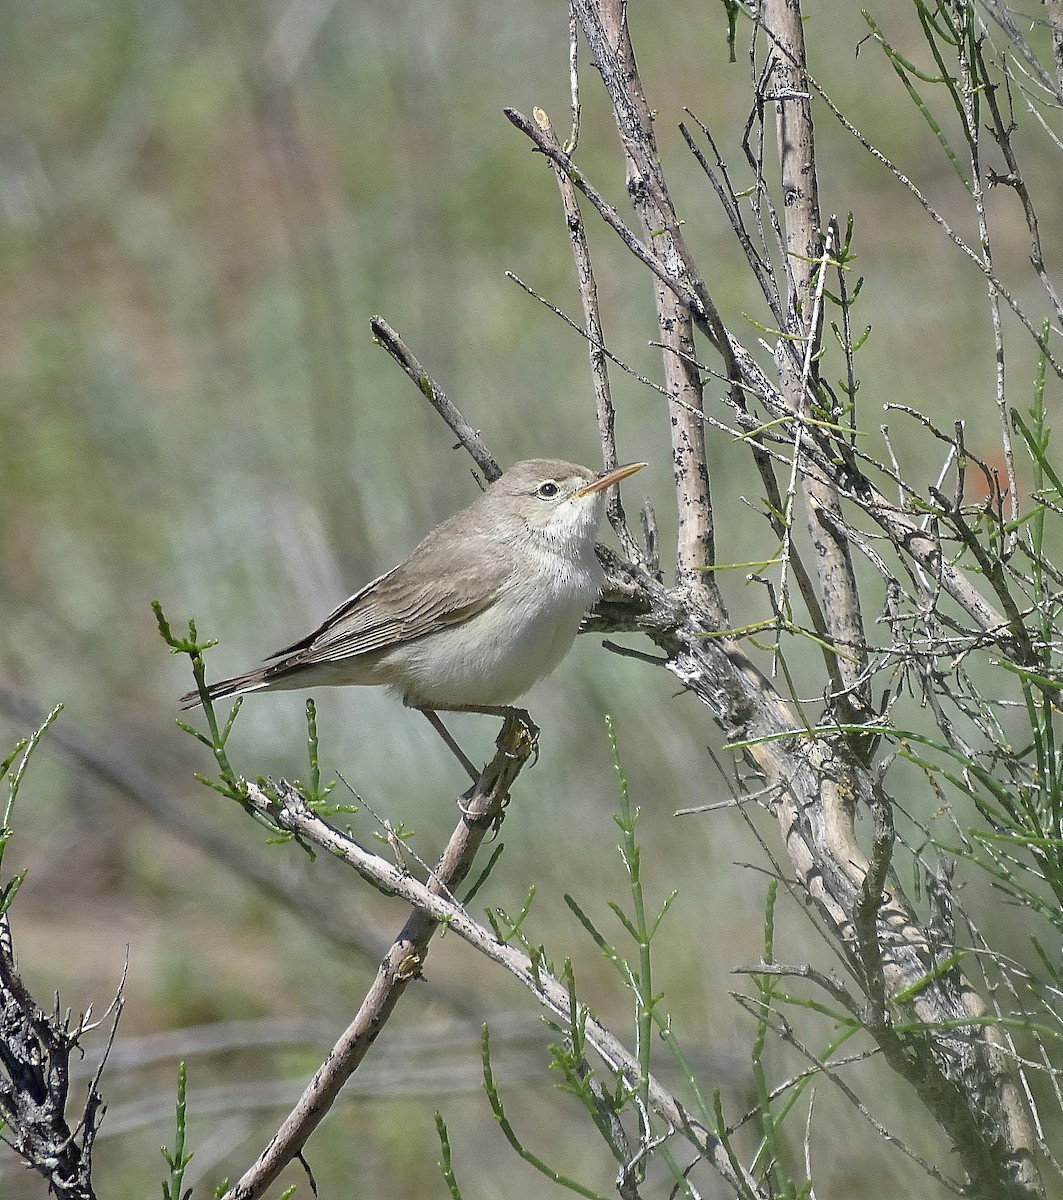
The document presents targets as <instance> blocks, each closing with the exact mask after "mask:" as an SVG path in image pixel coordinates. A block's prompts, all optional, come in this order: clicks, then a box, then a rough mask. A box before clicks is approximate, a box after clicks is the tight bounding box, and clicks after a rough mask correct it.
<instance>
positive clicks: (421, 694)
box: [387, 555, 601, 708]
mask: <svg viewBox="0 0 1063 1200" xmlns="http://www.w3.org/2000/svg"><path fill="white" fill-rule="evenodd" d="M600 579H601V572H600V569H599V567H598V563H597V560H596V559H593V558H592V559H591V560H590V561H586V560H584V561H580V560H577V561H576V562H570V561H567V560H565V559H563V558H561V557H560V556H555V555H549V557H547V556H545V555H537V556H535V557H532V558H529V559H527V560H525V561H523V562H522V563H521V565H520V567H519V568H518V570H517V571H515V573H514V578H513V581H512V583H511V585H510V586H508V587H507V588H506V589H504V590H503V593H502V595H501V596H500V597H499V599H498V600H497V601H496V602H495V603H494V604H492V605H491V606H490V607H489V608H487V609H485V610H484V611H483V612H481V613H478V614H477V615H476V616H474V617H472V618H471V619H470V620H468V621H466V622H464V623H463V624H461V625H456V626H454V627H452V628H449V629H443V630H440V631H438V632H436V633H432V634H430V635H428V636H427V637H423V638H419V639H418V640H417V641H415V642H411V643H409V644H407V645H405V646H400V647H396V648H395V649H394V650H392V651H389V652H388V654H387V659H388V663H387V666H388V673H389V674H390V675H392V676H393V678H392V679H391V683H392V686H393V687H395V688H396V690H398V691H400V692H402V693H403V695H404V697H405V699H406V700H407V702H408V703H411V704H415V705H419V706H421V707H428V708H430V707H433V706H439V707H445V706H448V705H486V706H494V705H507V704H512V703H513V702H514V701H516V700H518V699H519V698H520V697H521V696H522V695H523V694H524V693H525V692H526V691H527V690H528V689H529V688H530V687H531V686H532V684H534V683H536V682H538V680H540V679H542V678H543V677H544V676H546V675H548V674H549V673H550V672H551V671H552V670H553V669H554V668H555V667H556V666H557V665H558V663H559V662H560V661H561V660H562V658H564V656H565V654H566V653H567V652H568V650H569V648H570V647H571V645H572V642H573V641H574V639H575V637H576V633H577V631H578V630H579V626H580V622H581V621H582V620H583V617H584V615H585V614H586V612H587V610H588V609H589V608H590V607H591V606H592V605H593V604H594V601H595V599H596V597H597V594H598V590H599V586H600Z"/></svg>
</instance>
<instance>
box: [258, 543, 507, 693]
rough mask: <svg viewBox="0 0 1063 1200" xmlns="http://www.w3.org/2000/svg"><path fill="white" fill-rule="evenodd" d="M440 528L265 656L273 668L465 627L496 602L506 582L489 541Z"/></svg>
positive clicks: (500, 556)
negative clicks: (304, 632)
mask: <svg viewBox="0 0 1063 1200" xmlns="http://www.w3.org/2000/svg"><path fill="white" fill-rule="evenodd" d="M448 524H449V522H446V523H444V525H443V526H440V527H439V528H438V529H436V530H434V531H433V532H432V533H431V534H430V535H429V536H428V537H427V538H426V539H425V540H424V541H423V542H422V543H421V544H420V545H419V546H418V547H417V549H416V550H414V552H413V553H412V554H411V555H410V557H409V558H408V559H407V560H406V561H405V562H404V563H401V564H400V565H399V566H397V567H394V568H393V569H392V570H390V571H388V572H387V573H386V574H384V575H381V576H379V577H378V578H377V579H374V580H373V581H372V583H369V584H367V585H366V586H365V587H364V588H362V590H361V591H360V592H356V593H355V594H354V595H353V596H351V598H350V599H349V600H345V601H344V602H343V603H342V604H341V605H340V606H339V607H338V608H337V609H335V610H334V611H333V612H331V613H330V614H329V615H328V616H327V617H326V618H325V620H324V621H323V622H322V624H321V626H320V627H319V628H318V629H316V630H315V631H314V632H313V633H312V634H310V635H309V636H308V637H305V638H303V639H302V640H301V641H298V642H295V643H294V644H293V645H291V646H287V647H285V649H283V650H278V651H277V652H276V654H273V655H271V656H270V657H271V658H274V659H284V660H286V661H283V662H278V663H277V664H276V667H273V668H268V669H269V670H275V669H278V668H287V667H289V666H302V665H304V664H311V663H323V662H335V661H337V660H339V659H343V658H349V657H351V656H353V655H357V654H365V653H367V652H368V651H372V650H383V649H386V648H387V647H388V646H393V645H395V644H396V643H398V642H406V641H413V640H414V639H416V638H420V637H424V636H425V635H426V634H429V633H432V632H434V631H435V630H437V629H442V628H444V627H446V626H448V625H457V624H460V623H461V622H462V621H467V620H468V619H469V618H470V617H472V616H475V615H476V613H479V612H482V611H483V610H484V609H485V608H489V607H490V606H491V605H492V604H494V602H495V601H496V600H497V599H498V596H499V595H500V593H501V591H502V588H503V585H504V584H505V581H506V579H507V578H508V576H509V573H510V571H509V566H508V558H507V556H506V555H505V554H504V553H499V546H498V544H497V543H493V542H486V541H485V540H483V539H481V538H480V537H475V536H474V537H472V538H468V537H466V538H461V537H459V538H456V539H455V538H451V537H448V536H443V537H440V534H444V535H445V534H446V526H447V525H448Z"/></svg>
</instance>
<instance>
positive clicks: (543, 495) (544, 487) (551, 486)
mask: <svg viewBox="0 0 1063 1200" xmlns="http://www.w3.org/2000/svg"><path fill="white" fill-rule="evenodd" d="M560 491H561V489H560V488H559V487H558V486H557V484H556V483H554V481H553V480H552V479H544V480H543V481H542V483H540V484H539V486H538V487H537V488H536V489H535V494H536V495H537V496H538V497H539V499H540V500H553V498H554V497H555V496H556V495H557V494H558V492H560Z"/></svg>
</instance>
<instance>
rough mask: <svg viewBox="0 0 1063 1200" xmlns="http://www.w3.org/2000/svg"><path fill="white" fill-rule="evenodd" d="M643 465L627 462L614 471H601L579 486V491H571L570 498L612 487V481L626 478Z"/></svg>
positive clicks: (641, 463)
mask: <svg viewBox="0 0 1063 1200" xmlns="http://www.w3.org/2000/svg"><path fill="white" fill-rule="evenodd" d="M645 465H646V464H645V463H644V462H637V463H628V464H627V465H626V466H623V467H617V468H616V470H615V471H602V473H601V474H600V475H599V476H598V477H597V478H596V479H593V480H591V482H590V483H588V484H587V486H586V487H581V488H580V489H579V491H576V492H573V493H572V498H573V499H574V498H575V497H576V496H589V495H590V494H591V492H600V491H602V490H603V489H605V488H607V487H612V486H613V484H614V483H619V482H620V480H621V479H627V477H628V476H629V475H634V474H635V472H636V471H641V470H642V468H643V467H644V466H645Z"/></svg>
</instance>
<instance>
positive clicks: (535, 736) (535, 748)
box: [438, 704, 539, 766]
mask: <svg viewBox="0 0 1063 1200" xmlns="http://www.w3.org/2000/svg"><path fill="white" fill-rule="evenodd" d="M438 711H439V712H466V713H483V714H484V715H485V716H488V717H501V718H502V720H503V721H516V722H517V724H518V725H519V726H520V727H521V729H522V730H523V732H524V736H525V737H526V738H527V739H528V741H529V742H530V743H531V752H532V755H533V757H532V765H533V766H534V765H535V763H536V762H538V760H539V726H538V725H536V724H535V722H534V721H533V720H532V719H531V714H530V713H529V712H528V710H527V709H524V708H513V707H512V706H511V705H509V704H447V705H441V706H440V707H439V710H438Z"/></svg>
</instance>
